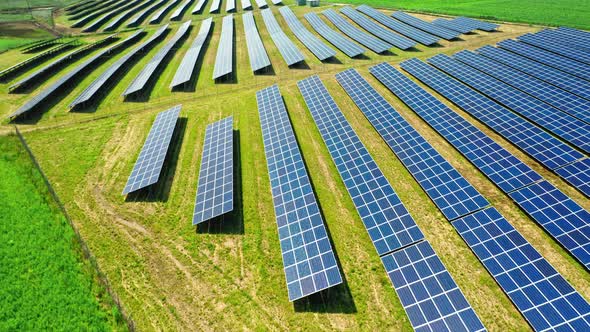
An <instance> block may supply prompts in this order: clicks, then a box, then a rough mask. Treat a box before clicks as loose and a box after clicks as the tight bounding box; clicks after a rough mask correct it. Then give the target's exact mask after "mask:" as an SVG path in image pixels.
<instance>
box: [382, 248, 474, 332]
mask: <svg viewBox="0 0 590 332" xmlns="http://www.w3.org/2000/svg"><path fill="white" fill-rule="evenodd" d="M381 262H382V263H383V266H384V267H385V271H386V272H387V275H388V276H389V280H391V283H392V284H393V287H394V288H395V291H396V292H397V295H398V297H399V299H400V301H401V303H402V305H403V307H404V309H405V311H406V313H407V314H408V317H409V318H410V323H412V327H413V328H414V330H416V331H485V328H484V326H483V324H482V323H481V321H480V320H479V317H477V315H476V314H475V311H474V310H473V308H472V307H471V306H470V305H469V303H468V302H467V299H465V296H464V295H463V293H462V292H461V290H460V289H459V287H457V284H456V283H455V281H454V280H453V278H452V277H451V275H450V274H449V272H448V271H447V270H446V268H445V266H444V265H443V263H442V261H441V260H440V258H438V256H437V255H436V253H435V252H434V250H433V249H432V246H431V245H430V244H429V243H428V242H427V241H422V242H420V243H418V244H414V245H412V246H409V247H406V248H404V249H401V250H399V251H396V252H394V253H391V254H388V255H385V256H383V257H381Z"/></svg>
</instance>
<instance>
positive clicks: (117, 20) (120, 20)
mask: <svg viewBox="0 0 590 332" xmlns="http://www.w3.org/2000/svg"><path fill="white" fill-rule="evenodd" d="M150 4H151V1H150V0H146V1H144V2H142V3H141V4H140V5H139V6H136V7H133V8H131V9H127V10H126V11H124V12H122V13H121V14H119V15H118V16H117V17H115V18H114V19H112V20H111V21H109V22H108V24H107V25H106V26H105V27H104V28H103V29H102V30H103V31H112V30H115V29H117V28H118V27H119V26H120V25H121V24H122V23H123V22H124V21H125V20H127V19H128V18H129V17H130V16H131V15H133V14H135V12H137V11H138V10H143V9H144V8H146V7H147V6H149V5H150Z"/></svg>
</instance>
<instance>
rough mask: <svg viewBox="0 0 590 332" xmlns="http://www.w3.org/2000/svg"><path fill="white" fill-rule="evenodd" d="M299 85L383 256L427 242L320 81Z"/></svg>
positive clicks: (313, 77)
mask: <svg viewBox="0 0 590 332" xmlns="http://www.w3.org/2000/svg"><path fill="white" fill-rule="evenodd" d="M297 86H298V87H299V90H300V91H301V94H302V95H303V98H304V99H305V103H306V104H307V107H308V108H309V110H310V112H311V115H312V116H313V119H314V121H315V123H316V125H317V127H318V129H319V131H320V133H321V135H322V138H323V140H324V142H325V143H326V145H327V147H328V150H329V152H330V155H331V156H332V160H333V161H334V163H335V164H336V168H338V172H339V173H340V176H341V177H342V181H343V182H344V185H345V186H346V189H347V190H348V193H349V195H350V197H351V198H352V201H353V203H354V205H355V207H356V209H357V211H358V213H359V215H360V217H361V219H362V221H363V223H364V224H365V228H366V229H367V231H368V233H369V236H370V237H371V240H372V241H373V244H374V245H375V248H376V249H377V252H378V253H379V255H384V254H387V253H389V252H392V251H394V250H397V249H400V248H402V247H405V246H407V245H410V244H412V243H414V242H417V241H420V240H422V239H424V235H423V234H422V231H420V229H419V228H418V225H416V222H415V221H414V219H413V218H412V216H410V214H409V212H408V211H407V210H406V208H405V206H404V205H403V203H402V202H401V200H400V199H399V197H398V196H397V194H396V193H395V191H394V190H393V188H392V187H391V185H390V184H389V182H388V181H387V179H386V178H385V176H383V173H382V172H381V170H380V169H379V167H378V166H377V164H376V163H375V161H374V160H373V158H372V157H371V155H370V154H369V151H367V149H366V148H365V146H364V145H363V143H362V142H361V140H360V139H359V137H358V136H357V135H356V133H355V132H354V130H353V129H352V127H351V126H350V124H349V123H348V121H347V120H346V119H345V118H344V115H343V114H342V112H341V111H340V109H339V108H338V106H336V103H335V102H334V99H332V97H331V96H330V94H329V93H328V91H327V90H326V88H325V87H324V85H323V84H322V82H321V81H320V79H319V78H318V77H317V76H312V77H309V78H307V79H305V80H303V81H299V82H298V83H297Z"/></svg>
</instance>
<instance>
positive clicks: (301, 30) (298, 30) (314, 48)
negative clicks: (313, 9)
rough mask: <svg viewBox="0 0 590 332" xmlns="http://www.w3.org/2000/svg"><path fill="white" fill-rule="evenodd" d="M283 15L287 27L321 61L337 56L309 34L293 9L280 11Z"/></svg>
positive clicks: (281, 9)
mask: <svg viewBox="0 0 590 332" xmlns="http://www.w3.org/2000/svg"><path fill="white" fill-rule="evenodd" d="M279 12H280V13H281V15H283V18H284V19H285V21H287V25H288V26H289V28H290V29H291V31H292V32H293V34H295V37H297V39H299V41H301V43H303V45H305V47H307V48H308V49H309V50H310V51H311V52H312V53H313V54H314V55H315V56H316V57H317V58H318V59H319V60H320V61H323V60H327V59H329V58H331V57H334V56H336V51H334V50H333V49H331V48H330V47H329V46H328V45H326V44H324V42H322V41H321V40H320V39H319V38H317V37H316V36H315V35H314V34H312V33H311V32H309V30H307V28H306V27H305V26H304V25H303V24H301V22H299V19H298V18H297V16H295V13H293V11H292V10H291V8H289V7H287V6H285V7H281V8H280V9H279Z"/></svg>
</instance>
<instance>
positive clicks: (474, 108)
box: [401, 59, 583, 170]
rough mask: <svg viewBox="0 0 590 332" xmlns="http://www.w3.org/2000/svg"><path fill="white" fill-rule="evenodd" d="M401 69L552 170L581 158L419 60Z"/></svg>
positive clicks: (538, 130) (553, 138)
mask: <svg viewBox="0 0 590 332" xmlns="http://www.w3.org/2000/svg"><path fill="white" fill-rule="evenodd" d="M401 67H402V68H403V69H404V70H406V71H408V72H409V73H410V74H412V75H413V76H415V77H416V78H418V79H419V80H420V81H422V82H424V83H425V84H426V85H428V86H430V87H431V88H432V89H434V90H436V91H437V92H439V93H440V94H442V95H443V96H445V97H446V98H447V99H449V100H451V101H452V102H453V103H455V104H456V105H457V106H459V107H461V108H462V109H463V110H465V111H466V112H467V113H469V114H471V115H472V116H474V117H475V118H477V119H479V120H480V121H482V122H483V123H485V124H486V125H488V126H489V127H490V128H492V129H494V130H495V131H496V132H497V133H499V134H500V135H502V136H503V137H504V138H506V139H507V140H508V141H510V142H512V143H513V144H514V145H516V146H518V147H520V148H521V149H522V150H524V151H525V152H527V153H528V154H529V155H530V156H531V157H533V158H535V159H536V160H538V161H539V162H540V163H541V164H543V165H545V166H546V167H547V168H549V169H551V170H553V169H555V168H558V167H561V166H564V165H566V164H569V163H571V162H574V161H576V160H578V159H580V158H582V157H583V155H582V154H581V153H580V152H578V151H576V150H574V149H573V148H572V147H570V146H569V145H567V144H565V143H563V142H561V141H559V140H558V139H557V138H555V137H553V136H551V134H549V133H547V132H546V131H544V130H542V129H541V128H539V127H537V126H535V125H534V124H532V123H530V122H528V121H527V120H525V119H523V118H521V117H519V116H518V115H516V114H514V113H512V112H510V111H509V110H507V109H505V108H504V107H502V106H501V105H499V104H497V103H496V102H494V101H493V100H491V99H489V98H487V97H485V96H483V95H482V94H480V93H478V92H476V91H475V90H473V89H471V88H469V87H467V86H466V85H464V84H463V83H460V82H458V81H457V80H455V79H453V78H451V77H449V76H447V75H446V74H444V73H442V72H440V71H438V70H436V69H435V68H434V67H431V66H429V65H427V64H426V63H424V62H422V61H420V60H418V59H410V60H406V61H404V62H402V63H401Z"/></svg>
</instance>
